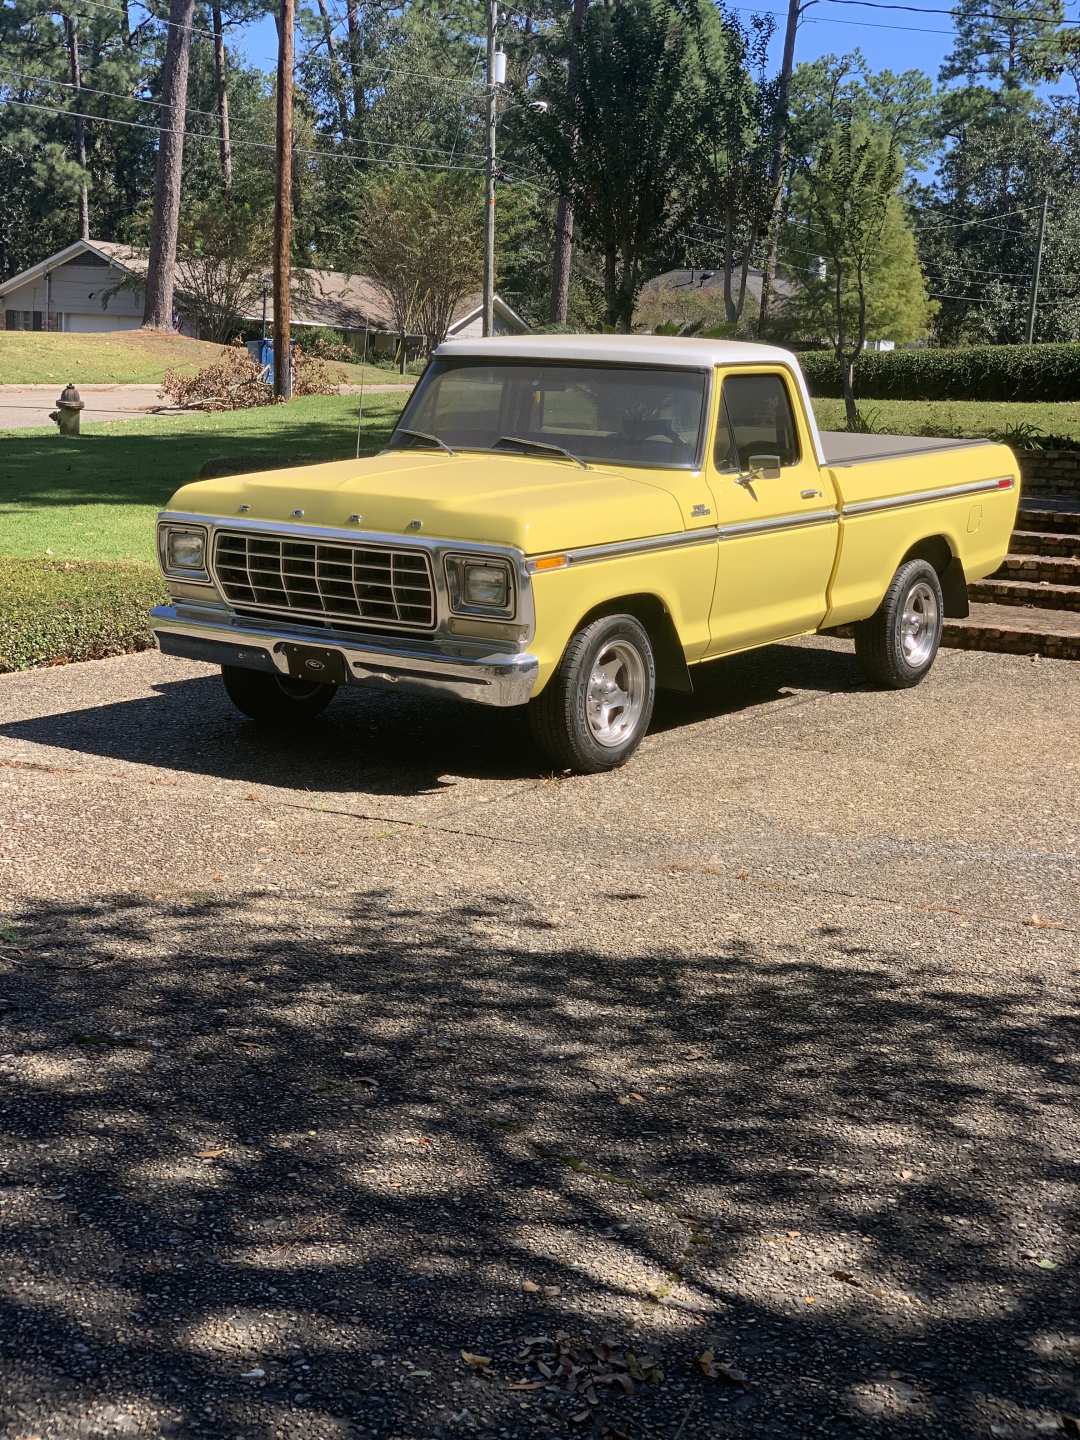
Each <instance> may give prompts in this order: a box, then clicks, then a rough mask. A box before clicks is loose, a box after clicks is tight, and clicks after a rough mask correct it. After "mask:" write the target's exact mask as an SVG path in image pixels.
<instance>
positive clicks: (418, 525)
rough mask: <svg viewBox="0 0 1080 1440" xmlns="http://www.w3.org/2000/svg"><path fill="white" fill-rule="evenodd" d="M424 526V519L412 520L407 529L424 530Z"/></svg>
mask: <svg viewBox="0 0 1080 1440" xmlns="http://www.w3.org/2000/svg"><path fill="white" fill-rule="evenodd" d="M423 528H424V522H423V521H422V520H410V521H409V523H408V524H407V525H406V526H405V529H406V530H422V529H423Z"/></svg>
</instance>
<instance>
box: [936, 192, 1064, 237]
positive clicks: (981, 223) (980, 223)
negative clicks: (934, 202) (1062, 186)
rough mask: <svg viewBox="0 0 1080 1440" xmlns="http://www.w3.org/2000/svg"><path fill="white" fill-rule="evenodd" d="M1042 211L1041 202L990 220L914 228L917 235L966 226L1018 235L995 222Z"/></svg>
mask: <svg viewBox="0 0 1080 1440" xmlns="http://www.w3.org/2000/svg"><path fill="white" fill-rule="evenodd" d="M1041 209H1042V201H1041V200H1040V201H1039V203H1038V204H1037V205H1021V206H1020V207H1019V209H1017V210H1003V211H1002V213H1001V214H1000V215H992V216H991V217H990V219H989V220H950V221H948V223H946V224H944V225H916V226H915V227H914V228H915V234H916V235H935V234H936V233H937V232H938V231H939V230H959V229H962V228H963V227H964V226H965V225H971V226H973V227H976V228H977V227H979V226H987V227H990V228H997V229H999V230H1004V232H1005V234H1006V235H1018V234H1019V233H1020V232H1019V231H1018V230H1013V229H1011V228H1010V227H1009V226H1008V225H1005V226H995V222H996V221H998V220H1008V219H1009V217H1010V216H1012V215H1027V214H1030V212H1031V211H1032V210H1041Z"/></svg>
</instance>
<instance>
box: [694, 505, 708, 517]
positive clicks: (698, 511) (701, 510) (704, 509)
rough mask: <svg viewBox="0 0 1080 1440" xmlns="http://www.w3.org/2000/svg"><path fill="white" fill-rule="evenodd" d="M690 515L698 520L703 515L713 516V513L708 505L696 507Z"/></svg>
mask: <svg viewBox="0 0 1080 1440" xmlns="http://www.w3.org/2000/svg"><path fill="white" fill-rule="evenodd" d="M690 514H691V515H692V516H694V517H695V518H696V517H698V516H701V515H711V514H712V511H711V510H710V509H709V507H708V505H695V506H694V508H693V509H692V510H691V511H690Z"/></svg>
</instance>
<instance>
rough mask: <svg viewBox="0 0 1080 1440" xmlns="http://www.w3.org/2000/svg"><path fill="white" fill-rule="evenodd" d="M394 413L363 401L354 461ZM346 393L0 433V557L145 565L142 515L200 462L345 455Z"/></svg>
mask: <svg viewBox="0 0 1080 1440" xmlns="http://www.w3.org/2000/svg"><path fill="white" fill-rule="evenodd" d="M400 409H401V400H400V399H399V398H398V397H397V396H396V395H372V396H370V397H369V398H368V399H367V400H366V401H365V402H364V425H363V430H362V434H361V453H362V454H371V453H372V452H373V451H375V450H377V449H379V448H380V446H381V445H382V444H383V442H384V441H385V439H386V436H387V435H388V434H389V433H390V429H391V426H392V424H393V422H394V420H395V418H396V417H397V414H398V412H399V410H400ZM356 413H357V400H356V398H355V396H337V395H335V396H312V397H311V398H309V399H306V400H294V401H293V402H292V403H291V404H289V405H276V406H267V407H265V408H263V409H259V410H239V411H235V412H234V413H232V414H228V415H180V416H176V417H172V416H170V417H167V418H162V419H160V420H123V421H113V422H110V423H108V424H98V425H93V424H88V425H85V426H84V427H83V434H82V435H81V436H80V437H79V438H78V439H75V440H62V439H61V438H60V437H59V436H58V435H57V433H56V431H55V430H54V429H53V427H52V426H50V427H49V428H48V429H47V430H44V429H41V430H9V431H3V432H0V555H17V556H23V557H33V556H37V557H43V556H44V557H53V558H56V559H72V560H118V561H140V562H143V563H145V564H151V563H153V560H154V553H153V551H154V517H155V515H156V513H157V511H158V510H160V509H161V507H162V506H163V505H164V504H165V502H166V501H167V500H168V498H169V496H170V495H171V494H172V493H173V491H174V490H175V489H177V487H178V486H180V485H182V484H184V483H185V482H186V481H188V480H193V479H195V478H196V476H197V475H198V473H199V470H200V468H201V467H202V465H203V464H204V463H205V462H206V461H208V460H223V461H225V462H227V463H228V465H229V466H230V467H235V468H236V469H247V470H267V469H274V468H280V467H282V466H287V465H299V464H303V463H304V462H307V461H319V460H336V459H341V458H343V457H346V456H349V455H352V454H355V451H356Z"/></svg>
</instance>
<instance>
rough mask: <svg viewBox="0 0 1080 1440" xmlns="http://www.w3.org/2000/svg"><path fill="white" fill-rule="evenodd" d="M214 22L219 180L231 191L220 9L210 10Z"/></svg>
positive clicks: (215, 7) (223, 44)
mask: <svg viewBox="0 0 1080 1440" xmlns="http://www.w3.org/2000/svg"><path fill="white" fill-rule="evenodd" d="M211 14H212V16H213V20H214V90H215V93H216V97H217V112H218V153H219V154H220V156H221V179H222V182H223V184H224V186H225V189H226V190H231V189H232V136H231V135H230V133H229V92H228V91H227V90H226V88H225V35H224V31H223V28H222V24H221V7H220V6H219V5H214V6H212V8H211Z"/></svg>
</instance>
